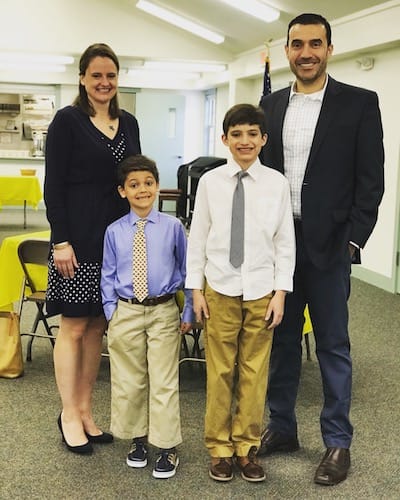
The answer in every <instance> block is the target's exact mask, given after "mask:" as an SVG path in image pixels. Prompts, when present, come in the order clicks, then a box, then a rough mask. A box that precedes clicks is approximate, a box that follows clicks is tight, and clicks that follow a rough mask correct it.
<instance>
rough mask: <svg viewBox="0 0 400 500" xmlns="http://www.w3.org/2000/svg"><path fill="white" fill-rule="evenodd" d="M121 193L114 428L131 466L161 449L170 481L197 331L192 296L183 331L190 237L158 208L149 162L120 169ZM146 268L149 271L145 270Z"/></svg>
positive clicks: (110, 314)
mask: <svg viewBox="0 0 400 500" xmlns="http://www.w3.org/2000/svg"><path fill="white" fill-rule="evenodd" d="M118 176H119V179H118V180H119V187H118V190H119V193H120V195H121V197H123V198H127V199H128V201H129V205H130V207H131V211H130V213H129V214H128V215H125V216H124V217H122V218H120V219H118V220H117V221H115V222H114V223H113V224H111V225H110V226H109V227H108V228H107V231H106V234H105V240H104V257H103V267H102V277H101V291H102V298H103V305H104V313H105V315H106V318H107V320H109V328H108V347H109V352H110V365H111V429H112V431H113V433H114V434H115V435H116V436H117V437H119V438H122V439H129V438H133V442H132V447H131V450H130V452H129V454H128V457H127V464H128V465H129V466H130V467H134V468H140V467H145V466H146V465H147V442H150V443H151V444H153V445H155V446H157V447H158V448H159V452H158V454H157V459H156V460H155V465H154V470H153V476H154V477H156V478H168V477H172V476H173V475H174V474H175V472H176V467H177V466H178V463H179V459H178V455H177V453H176V448H175V447H176V446H177V445H178V444H179V443H180V442H181V441H182V437H181V425H180V416H179V383H178V358H179V350H180V345H181V341H180V335H179V331H180V332H181V333H186V332H187V331H189V329H190V327H191V321H192V299H191V293H190V292H188V291H185V298H186V301H185V306H184V309H183V315H182V320H183V321H182V323H181V324H180V326H179V323H180V319H179V310H178V306H177V304H176V300H175V293H176V292H177V291H178V290H180V289H182V288H183V285H184V280H185V266H186V234H185V229H184V227H183V226H182V224H181V223H180V221H179V220H178V219H176V218H175V217H172V216H170V215H167V214H163V213H160V212H158V211H156V210H155V209H154V208H153V204H154V201H155V198H156V195H157V192H158V187H159V175H158V170H157V167H156V164H155V163H154V162H153V161H152V160H150V159H149V158H146V157H145V156H140V155H137V156H131V157H128V158H126V159H125V160H124V161H123V162H122V163H121V164H120V165H119V167H118ZM146 268H147V269H146Z"/></svg>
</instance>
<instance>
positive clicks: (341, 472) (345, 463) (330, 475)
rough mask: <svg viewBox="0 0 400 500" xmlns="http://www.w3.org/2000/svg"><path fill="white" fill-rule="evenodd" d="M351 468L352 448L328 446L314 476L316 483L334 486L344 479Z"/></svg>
mask: <svg viewBox="0 0 400 500" xmlns="http://www.w3.org/2000/svg"><path fill="white" fill-rule="evenodd" d="M349 469H350V450H348V449H346V448H328V449H327V450H326V453H325V455H324V458H323V459H322V461H321V463H320V464H319V466H318V468H317V471H316V472H315V476H314V483H317V484H322V485H324V486H334V485H335V484H338V483H340V482H341V481H344V480H345V479H346V477H347V473H348V472H349Z"/></svg>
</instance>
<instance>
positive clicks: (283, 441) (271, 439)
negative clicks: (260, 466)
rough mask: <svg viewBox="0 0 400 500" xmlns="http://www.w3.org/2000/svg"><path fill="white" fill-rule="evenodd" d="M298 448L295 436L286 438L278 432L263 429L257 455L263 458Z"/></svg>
mask: <svg viewBox="0 0 400 500" xmlns="http://www.w3.org/2000/svg"><path fill="white" fill-rule="evenodd" d="M299 448H300V445H299V440H298V439H297V436H287V435H285V434H281V433H280V432H275V431H271V430H270V429H268V428H267V429H265V430H264V431H263V433H262V434H261V445H260V448H259V450H258V453H257V455H258V456H259V457H263V456H266V455H270V454H271V453H274V452H278V451H281V452H286V453H288V452H292V451H297V450H298V449H299Z"/></svg>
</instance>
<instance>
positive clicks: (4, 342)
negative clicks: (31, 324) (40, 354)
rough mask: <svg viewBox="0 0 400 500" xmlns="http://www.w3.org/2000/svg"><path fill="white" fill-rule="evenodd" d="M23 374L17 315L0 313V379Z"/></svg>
mask: <svg viewBox="0 0 400 500" xmlns="http://www.w3.org/2000/svg"><path fill="white" fill-rule="evenodd" d="M23 373H24V362H23V359H22V345H21V336H20V332H19V315H18V314H17V313H15V312H8V311H7V312H6V311H0V377H4V378H17V377H20V376H21V375H22V374H23Z"/></svg>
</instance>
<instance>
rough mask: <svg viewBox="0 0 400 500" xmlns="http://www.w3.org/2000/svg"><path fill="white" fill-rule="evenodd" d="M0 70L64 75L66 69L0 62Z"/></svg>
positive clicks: (51, 65) (57, 65)
mask: <svg viewBox="0 0 400 500" xmlns="http://www.w3.org/2000/svg"><path fill="white" fill-rule="evenodd" d="M0 69H1V70H9V71H32V72H40V73H64V71H65V70H66V67H65V66H64V65H62V64H35V63H11V62H10V63H9V62H4V63H3V62H2V61H1V60H0Z"/></svg>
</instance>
